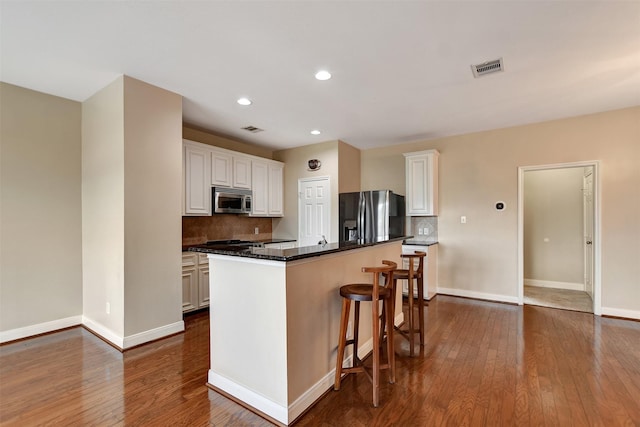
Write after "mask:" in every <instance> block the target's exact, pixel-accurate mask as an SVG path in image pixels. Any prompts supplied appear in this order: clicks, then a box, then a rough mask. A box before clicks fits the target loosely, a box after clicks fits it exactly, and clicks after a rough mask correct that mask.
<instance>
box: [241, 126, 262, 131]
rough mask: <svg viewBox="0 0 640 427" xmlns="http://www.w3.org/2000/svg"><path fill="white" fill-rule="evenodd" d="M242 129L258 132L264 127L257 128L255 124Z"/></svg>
mask: <svg viewBox="0 0 640 427" xmlns="http://www.w3.org/2000/svg"><path fill="white" fill-rule="evenodd" d="M242 130H246V131H249V132H251V133H258V132H262V131H263V130H264V129H260V128H257V127H255V126H245V127H243V128H242Z"/></svg>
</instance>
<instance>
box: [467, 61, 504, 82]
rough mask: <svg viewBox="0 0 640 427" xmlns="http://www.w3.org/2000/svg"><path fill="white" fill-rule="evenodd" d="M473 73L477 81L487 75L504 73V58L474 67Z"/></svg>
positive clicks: (472, 67)
mask: <svg viewBox="0 0 640 427" xmlns="http://www.w3.org/2000/svg"><path fill="white" fill-rule="evenodd" d="M471 71H473V77H475V78H476V79H477V78H478V77H480V76H484V75H486V74H491V73H497V72H499V71H504V64H503V63H502V58H499V59H494V60H493V61H487V62H483V63H482V64H477V65H472V66H471Z"/></svg>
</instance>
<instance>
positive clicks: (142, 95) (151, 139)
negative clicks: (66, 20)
mask: <svg viewBox="0 0 640 427" xmlns="http://www.w3.org/2000/svg"><path fill="white" fill-rule="evenodd" d="M82 112H83V116H82V148H83V151H82V170H83V175H82V183H83V209H82V215H83V276H84V280H83V290H84V322H85V324H86V325H87V326H88V327H89V328H91V329H93V330H95V331H96V332H98V333H99V334H101V335H103V337H104V338H106V339H108V340H110V341H112V342H113V343H114V344H116V345H118V346H121V347H124V348H126V347H129V346H130V345H135V344H139V343H141V342H145V341H148V340H150V339H154V338H158V337H159V336H163V335H167V334H168V333H173V332H176V331H175V329H176V328H179V327H181V326H180V325H181V324H182V311H181V289H180V287H181V279H180V277H181V276H180V275H181V261H180V246H181V221H180V218H181V212H180V201H181V187H180V186H181V184H180V183H181V176H182V161H181V159H182V154H181V153H182V135H181V134H182V98H181V97H180V96H179V95H177V94H174V93H171V92H167V91H165V90H162V89H159V88H157V87H154V86H151V85H148V84H146V83H144V82H141V81H138V80H135V79H132V78H129V77H126V76H124V77H119V78H118V79H116V81H114V82H113V83H112V84H110V85H109V86H107V87H106V88H104V89H103V90H101V91H99V92H98V93H97V94H95V95H94V96H92V97H91V98H89V99H88V100H87V101H85V102H84V103H83V106H82ZM107 304H109V305H110V313H107V312H106V305H107ZM138 334H142V335H143V336H142V337H141V336H140V335H138ZM145 334H147V335H145ZM158 335H159V336H158Z"/></svg>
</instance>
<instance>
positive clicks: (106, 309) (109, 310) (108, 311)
mask: <svg viewBox="0 0 640 427" xmlns="http://www.w3.org/2000/svg"><path fill="white" fill-rule="evenodd" d="M105 311H106V312H107V314H111V304H109V303H107V306H106V308H105Z"/></svg>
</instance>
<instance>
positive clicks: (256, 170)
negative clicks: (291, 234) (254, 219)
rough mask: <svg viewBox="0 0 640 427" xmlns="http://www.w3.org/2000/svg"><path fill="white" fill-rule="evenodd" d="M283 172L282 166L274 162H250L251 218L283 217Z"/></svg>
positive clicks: (265, 160)
mask: <svg viewBox="0 0 640 427" xmlns="http://www.w3.org/2000/svg"><path fill="white" fill-rule="evenodd" d="M283 171H284V165H283V164H282V163H281V162H276V161H275V160H267V159H260V160H256V159H254V160H253V161H252V186H251V187H252V192H253V201H252V203H253V204H252V212H251V216H271V217H277V216H283V214H284V209H283Z"/></svg>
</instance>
